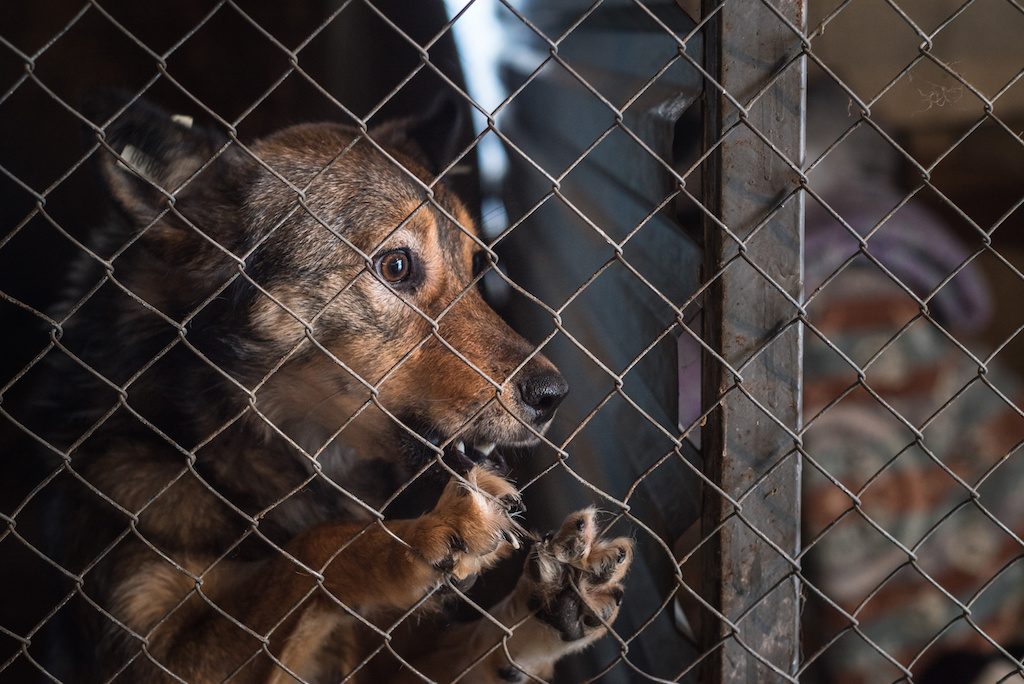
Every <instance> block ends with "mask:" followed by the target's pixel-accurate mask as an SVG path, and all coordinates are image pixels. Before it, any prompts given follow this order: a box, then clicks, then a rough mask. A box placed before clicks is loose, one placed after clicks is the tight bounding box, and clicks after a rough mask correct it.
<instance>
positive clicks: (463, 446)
mask: <svg viewBox="0 0 1024 684" xmlns="http://www.w3.org/2000/svg"><path fill="white" fill-rule="evenodd" d="M455 450H456V451H458V452H459V453H460V454H463V455H465V454H466V443H465V442H463V441H462V440H461V439H460V440H459V441H458V442H456V443H455Z"/></svg>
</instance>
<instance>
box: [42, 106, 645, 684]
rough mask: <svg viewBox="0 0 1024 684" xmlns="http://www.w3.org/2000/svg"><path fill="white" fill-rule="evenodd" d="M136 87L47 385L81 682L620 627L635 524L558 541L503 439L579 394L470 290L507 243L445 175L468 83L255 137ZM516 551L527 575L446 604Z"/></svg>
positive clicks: (520, 640) (571, 532)
mask: <svg viewBox="0 0 1024 684" xmlns="http://www.w3.org/2000/svg"><path fill="white" fill-rule="evenodd" d="M115 109H118V110H119V111H117V113H116V116H112V117H111V118H110V119H109V120H108V121H107V124H106V125H105V126H104V128H103V134H102V135H101V136H100V142H101V148H102V149H101V151H100V153H99V157H100V159H99V172H98V175H99V178H100V179H101V180H102V184H103V187H104V188H105V192H106V193H108V194H109V197H110V199H111V200H112V205H113V213H114V216H113V218H112V219H111V221H110V222H109V224H108V225H106V226H104V227H102V229H100V230H97V231H96V235H95V238H94V240H93V241H92V243H90V246H89V255H88V256H86V257H83V258H82V260H81V262H80V263H79V264H77V266H76V267H75V269H74V271H73V275H72V279H71V286H70V290H69V297H68V305H67V311H66V312H65V317H66V318H67V321H66V323H65V324H64V325H63V327H62V329H61V336H60V339H59V344H58V348H59V351H60V352H61V353H60V354H56V355H57V356H58V357H59V358H58V359H57V360H56V361H54V362H53V363H52V364H51V365H52V371H51V373H52V379H53V381H52V382H50V383H49V384H47V385H45V386H46V388H47V389H46V390H45V391H44V394H45V396H44V397H42V398H41V399H40V401H39V404H40V405H41V406H42V405H44V404H45V406H46V407H48V408H47V410H48V411H50V413H49V417H50V420H49V422H48V423H47V424H59V425H60V426H61V435H63V436H54V437H53V443H54V444H55V445H57V447H58V450H60V451H61V453H63V454H66V458H65V460H64V468H63V470H62V471H61V475H60V478H59V480H60V482H59V486H60V488H61V495H60V497H59V501H60V507H61V508H60V511H59V513H57V514H55V515H54V520H55V521H56V526H57V527H58V528H59V537H58V538H56V539H55V542H54V546H55V548H56V549H58V553H59V555H58V557H59V558H60V559H61V564H62V565H63V566H64V567H66V568H67V569H68V570H69V571H70V572H72V573H74V574H75V575H76V576H77V577H80V578H81V583H80V587H79V591H78V592H77V597H76V602H77V607H76V608H75V609H74V612H73V613H72V615H71V618H70V621H71V622H73V623H74V625H75V629H76V630H78V631H77V632H76V635H77V636H75V637H74V638H73V639H69V640H68V641H67V642H65V644H64V646H63V647H62V648H61V649H58V650H62V651H63V653H64V654H65V655H66V654H68V653H74V652H75V650H76V649H77V651H78V655H77V657H75V658H74V659H73V660H72V661H71V663H70V664H66V665H65V666H64V668H65V669H64V671H65V672H67V673H69V674H68V676H69V678H70V679H72V680H74V681H133V682H134V681H138V682H159V681H179V682H180V681H187V682H214V681H216V682H220V681H224V680H229V681H236V682H284V681H294V680H300V681H307V682H320V681H341V680H344V681H354V682H359V681H365V682H382V681H387V682H401V681H422V680H423V678H424V677H426V678H428V679H430V680H433V681H450V680H453V679H455V678H459V677H461V681H469V682H514V681H524V680H525V678H527V677H530V678H541V679H545V678H550V677H552V676H553V672H554V665H555V663H556V662H557V661H558V660H559V659H560V658H562V657H564V656H565V655H567V654H570V653H573V652H576V651H579V650H580V649H582V648H584V647H585V646H587V645H588V644H590V643H592V642H593V641H595V640H596V639H598V638H600V637H601V636H602V635H604V634H605V633H607V631H608V629H609V625H610V624H611V623H612V621H614V619H615V617H616V615H617V613H618V609H619V605H620V603H621V601H622V596H623V586H622V581H623V578H624V576H625V574H626V572H627V571H628V569H629V566H630V564H631V562H632V558H633V548H632V544H631V541H630V540H629V539H628V538H614V539H610V538H605V537H603V536H602V534H601V530H600V528H599V525H598V520H597V513H596V511H595V510H594V509H592V508H588V509H585V510H582V511H577V512H575V513H573V514H571V515H569V516H568V517H567V518H566V519H565V521H564V523H563V524H562V525H561V527H560V528H559V529H558V530H556V531H554V532H553V533H549V534H547V535H545V536H543V537H541V538H535V537H534V536H533V535H531V534H529V533H527V532H526V531H525V529H524V528H523V527H521V526H520V525H519V523H518V522H517V520H516V518H517V516H518V512H517V506H518V503H517V502H518V492H517V490H516V488H515V486H514V485H513V484H512V482H510V481H509V480H508V479H507V477H506V475H507V468H506V464H505V461H504V457H503V456H502V453H503V451H504V450H507V449H509V448H515V447H526V446H530V445H533V444H535V443H536V442H537V441H538V439H539V438H540V436H541V435H542V434H543V432H544V431H545V430H546V429H547V427H548V425H549V424H550V422H551V420H552V416H553V414H554V412H555V410H556V408H557V406H558V404H559V402H560V401H561V399H562V398H563V397H564V396H565V394H566V392H567V391H568V387H567V385H566V382H565V380H564V379H563V378H562V376H561V375H560V374H559V372H558V371H557V369H556V368H555V367H554V366H553V365H552V364H551V362H550V361H548V360H547V359H546V358H545V357H544V356H543V355H542V354H540V353H539V351H537V350H535V349H534V347H533V346H532V345H530V344H529V343H528V342H526V341H525V340H524V339H523V338H522V337H520V336H519V335H517V334H516V333H515V332H513V331H512V330H511V329H510V328H509V327H508V325H507V324H506V323H505V322H504V321H503V320H502V319H501V318H500V317H499V316H498V315H497V314H496V313H495V312H494V311H493V310H492V309H491V308H490V307H489V306H488V305H487V304H486V303H485V301H484V299H483V297H482V295H481V293H480V291H479V289H478V288H477V286H476V282H477V281H478V280H479V278H480V276H481V274H482V272H484V271H485V270H487V269H489V268H493V260H492V259H491V256H490V255H491V252H490V250H489V249H488V248H487V246H486V245H485V244H484V243H483V242H482V241H481V239H480V237H479V235H478V233H477V229H476V227H475V224H474V221H473V219H472V217H471V216H470V214H469V212H468V211H467V209H466V208H465V206H464V205H463V203H462V202H460V200H459V199H458V197H456V196H455V195H454V193H453V192H451V191H450V190H448V189H447V188H446V186H445V185H444V184H443V183H441V182H439V181H438V180H436V177H437V175H438V172H439V171H441V170H442V169H441V165H443V163H444V160H445V157H444V149H445V146H449V147H450V145H449V143H448V142H446V141H447V140H448V139H449V138H450V137H451V136H450V132H451V127H452V120H453V117H454V114H453V105H451V104H449V105H447V106H445V105H442V106H439V107H435V108H434V109H433V110H431V111H429V112H428V113H427V114H425V115H424V116H422V117H419V118H415V119H409V120H403V121H398V122H390V123H386V124H383V125H381V126H378V127H376V128H373V129H371V130H369V131H365V130H364V131H360V130H358V129H356V128H353V127H348V126H345V125H341V124H335V123H314V124H302V125H296V126H292V127H289V128H285V129H282V130H280V131H278V132H276V133H274V134H272V135H269V136H267V137H265V138H262V139H259V140H256V141H254V142H251V143H249V144H243V143H241V142H240V141H239V140H237V139H235V138H234V137H228V136H226V135H225V134H224V133H221V132H220V131H219V130H217V129H215V128H214V127H212V126H204V125H201V124H200V123H197V122H196V121H195V120H194V119H192V118H191V117H188V116H184V115H172V114H170V113H168V112H165V111H163V110H162V109H160V108H159V107H157V106H155V105H153V104H151V103H148V102H146V101H144V100H137V101H135V102H133V103H130V104H127V103H120V104H119V105H118V107H116V108H115ZM449 158H450V157H449ZM69 314H73V315H69ZM410 481H411V482H413V483H416V484H414V485H413V486H411V487H410V486H408V485H407V483H409V482H410ZM419 485H423V491H426V492H428V493H429V501H428V503H427V504H425V505H422V506H420V507H419V508H416V509H415V511H414V512H413V513H412V514H410V515H408V516H401V515H399V514H398V511H400V510H401V507H402V506H403V505H405V504H403V501H404V500H405V498H408V499H410V500H415V499H416V497H415V496H414V492H413V490H415V489H416V487H417V486H419ZM55 486H56V485H55ZM413 508H415V507H414V506H413ZM520 546H523V549H524V551H526V554H525V555H526V558H525V561H524V566H523V571H522V573H521V576H520V578H519V580H518V581H517V583H516V585H515V587H514V589H513V590H512V591H511V593H510V594H508V595H507V596H506V597H505V598H504V599H503V600H501V601H499V602H498V603H497V604H496V605H494V606H493V607H492V608H491V609H490V610H489V613H488V614H486V615H484V614H481V613H477V618H476V619H475V620H469V621H462V622H452V621H451V619H450V617H449V616H448V613H447V611H446V606H447V605H448V604H449V603H450V602H451V600H449V599H451V597H453V596H455V595H458V594H461V593H462V592H463V591H464V590H465V587H466V586H467V584H468V583H469V582H470V581H471V580H472V579H473V578H475V577H476V576H478V575H479V574H481V573H483V572H486V571H487V570H489V569H490V568H492V567H494V566H495V565H496V564H497V563H498V562H499V561H501V560H502V559H504V558H507V557H509V556H512V555H515V551H516V549H517V548H519V547H520ZM520 555H522V554H520ZM446 596H447V597H448V599H446V598H445V597H446ZM58 671H60V670H58Z"/></svg>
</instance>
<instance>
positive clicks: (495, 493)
mask: <svg viewBox="0 0 1024 684" xmlns="http://www.w3.org/2000/svg"><path fill="white" fill-rule="evenodd" d="M518 501H519V492H518V491H516V488H515V487H514V486H513V485H512V484H511V483H510V482H509V481H508V480H505V479H504V478H502V477H501V476H499V475H497V474H496V473H494V472H493V471H491V470H488V469H486V468H482V467H480V466H477V467H474V468H473V469H472V470H470V471H469V472H468V473H467V474H466V476H465V482H463V481H462V480H460V479H458V478H452V479H451V480H450V481H449V482H448V484H447V485H446V486H445V489H444V492H443V493H442V494H441V498H440V500H438V502H437V505H436V506H435V507H434V510H432V511H431V512H430V513H429V514H428V515H427V516H426V519H425V521H424V523H425V530H426V531H425V534H424V538H423V539H422V543H421V544H420V545H419V546H420V548H419V551H420V552H421V553H422V555H423V556H424V557H425V558H426V560H427V561H428V562H429V563H431V564H432V565H433V566H434V567H435V568H436V569H437V570H438V571H440V572H442V573H450V574H451V575H453V576H454V577H455V578H456V579H459V580H462V579H465V578H466V577H469V576H470V575H473V574H476V573H479V572H480V571H482V570H486V569H487V568H489V567H490V566H492V565H494V563H496V562H497V561H498V560H500V559H501V558H503V557H505V556H506V555H508V553H509V551H511V550H512V549H513V548H519V538H518V536H517V535H516V531H515V528H516V526H515V524H514V523H513V522H512V519H511V517H510V516H509V508H510V507H511V506H512V505H514V504H516V503H518Z"/></svg>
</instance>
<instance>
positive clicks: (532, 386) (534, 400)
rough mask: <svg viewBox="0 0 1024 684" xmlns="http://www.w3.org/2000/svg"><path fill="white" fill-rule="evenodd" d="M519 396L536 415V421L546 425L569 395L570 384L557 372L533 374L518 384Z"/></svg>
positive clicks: (549, 371)
mask: <svg viewBox="0 0 1024 684" xmlns="http://www.w3.org/2000/svg"><path fill="white" fill-rule="evenodd" d="M517 386H518V387H519V396H520V397H522V399H523V403H524V404H526V405H527V406H528V407H529V408H530V409H531V410H532V411H533V414H534V420H536V421H537V422H538V423H545V422H547V421H548V420H550V419H551V416H553V415H554V413H555V409H556V408H558V405H559V404H561V403H562V400H563V399H565V395H567V394H568V393H569V383H567V382H566V381H565V378H563V377H562V374H561V373H559V372H558V371H555V370H543V371H540V372H538V373H533V374H532V375H529V376H527V377H525V378H523V379H522V380H520V381H519V382H518V383H517Z"/></svg>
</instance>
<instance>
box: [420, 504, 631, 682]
mask: <svg viewBox="0 0 1024 684" xmlns="http://www.w3.org/2000/svg"><path fill="white" fill-rule="evenodd" d="M632 558H633V543H632V541H631V540H629V539H627V538H624V537H620V538H617V539H602V538H599V537H598V530H597V524H596V521H595V511H594V510H593V509H590V508H588V509H585V510H582V511H578V512H577V513H574V514H572V515H570V516H569V517H567V518H566V519H565V521H564V522H563V523H562V526H561V528H559V530H558V532H556V533H555V534H553V535H549V536H548V537H546V538H545V539H544V540H543V541H540V542H537V543H536V544H534V546H533V548H532V549H531V550H530V553H529V557H528V558H527V561H526V567H525V569H524V572H523V575H522V576H521V577H520V579H519V581H518V583H517V585H516V588H515V590H514V591H513V592H512V593H511V594H510V595H509V596H507V597H506V598H505V599H504V600H503V601H501V602H500V603H498V605H496V606H495V607H494V608H493V609H492V610H491V612H490V618H488V617H483V618H481V619H479V620H477V621H475V622H472V623H469V624H466V625H459V626H458V627H455V628H453V629H450V630H446V631H445V632H444V634H443V635H442V636H441V638H440V640H439V643H438V645H437V648H436V649H434V650H432V652H431V653H430V654H429V655H427V656H426V657H425V658H424V659H422V660H420V661H417V662H416V663H414V666H415V667H416V669H417V670H419V671H420V672H422V673H423V674H425V675H427V676H428V677H430V678H431V679H433V680H434V681H437V682H448V681H452V680H453V679H455V678H456V677H459V676H460V675H463V676H462V678H461V679H460V681H466V682H500V683H507V682H524V681H528V680H531V678H538V679H542V680H543V679H549V678H550V677H551V675H552V673H553V671H554V665H555V663H556V662H557V661H558V660H559V659H560V658H562V657H564V656H566V655H568V654H570V653H575V652H577V651H580V650H582V649H584V648H585V647H586V646H588V645H589V644H591V643H593V642H594V641H595V640H597V639H598V638H600V637H601V636H603V635H604V634H605V633H606V632H607V631H608V628H609V626H610V625H611V623H612V622H613V621H614V620H615V618H616V616H617V615H618V612H619V605H620V604H621V602H622V595H623V588H622V584H621V582H622V579H623V578H624V577H625V575H626V572H627V571H628V569H629V566H630V563H631V562H632ZM491 618H493V620H492V619H491ZM495 621H496V622H498V623H501V624H502V625H504V626H505V628H507V629H508V630H510V631H511V636H508V635H507V632H506V631H505V630H503V629H502V628H500V627H498V626H497V625H496V624H495ZM525 673H529V675H530V676H529V677H528V676H527V675H526V674H525ZM406 676H407V677H408V678H409V681H414V680H415V678H414V675H412V673H408V672H407V673H406Z"/></svg>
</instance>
